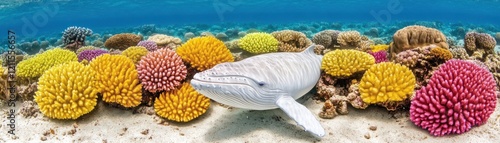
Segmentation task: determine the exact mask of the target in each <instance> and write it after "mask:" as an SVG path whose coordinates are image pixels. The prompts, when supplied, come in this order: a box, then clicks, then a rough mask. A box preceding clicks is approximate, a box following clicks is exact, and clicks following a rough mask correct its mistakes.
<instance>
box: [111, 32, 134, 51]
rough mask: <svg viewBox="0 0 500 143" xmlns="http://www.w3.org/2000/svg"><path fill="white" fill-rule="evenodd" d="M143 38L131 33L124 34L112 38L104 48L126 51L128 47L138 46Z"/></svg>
mask: <svg viewBox="0 0 500 143" xmlns="http://www.w3.org/2000/svg"><path fill="white" fill-rule="evenodd" d="M141 40H142V37H141V36H139V35H135V34H131V33H122V34H116V35H113V36H111V37H110V38H109V39H107V40H106V42H105V43H104V46H105V47H107V48H110V49H118V50H125V49H127V48H128V47H131V46H136V45H137V44H138V43H139V42H140V41H141Z"/></svg>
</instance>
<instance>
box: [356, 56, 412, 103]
mask: <svg viewBox="0 0 500 143" xmlns="http://www.w3.org/2000/svg"><path fill="white" fill-rule="evenodd" d="M414 88H415V75H413V73H412V72H411V70H410V69H408V68H407V67H405V66H402V65H400V64H395V63H391V62H383V63H379V64H375V65H373V66H371V67H370V69H368V70H367V71H366V73H365V74H364V75H363V78H361V82H360V84H359V92H360V93H361V99H363V101H364V102H365V103H368V104H380V105H382V106H384V107H386V108H387V109H388V110H396V108H397V107H394V106H393V105H396V106H397V104H393V103H397V102H402V101H404V100H406V99H408V97H409V96H410V95H412V94H413V90H414Z"/></svg>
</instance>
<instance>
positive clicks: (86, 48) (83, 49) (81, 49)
mask: <svg viewBox="0 0 500 143" xmlns="http://www.w3.org/2000/svg"><path fill="white" fill-rule="evenodd" d="M95 49H98V48H96V47H94V46H83V47H81V48H79V49H78V50H76V55H80V53H81V52H83V51H86V50H95Z"/></svg>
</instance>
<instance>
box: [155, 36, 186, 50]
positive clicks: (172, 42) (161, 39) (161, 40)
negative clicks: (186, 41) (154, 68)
mask: <svg viewBox="0 0 500 143" xmlns="http://www.w3.org/2000/svg"><path fill="white" fill-rule="evenodd" d="M148 41H153V42H155V43H156V45H157V46H158V48H167V47H168V48H170V49H175V48H177V47H178V46H180V45H181V44H182V40H181V39H180V38H177V37H172V36H168V35H165V34H155V35H153V36H150V37H149V38H148Z"/></svg>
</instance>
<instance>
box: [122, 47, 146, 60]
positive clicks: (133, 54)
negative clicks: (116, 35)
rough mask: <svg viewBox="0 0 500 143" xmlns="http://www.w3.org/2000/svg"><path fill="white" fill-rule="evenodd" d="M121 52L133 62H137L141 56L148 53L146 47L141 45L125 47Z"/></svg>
mask: <svg viewBox="0 0 500 143" xmlns="http://www.w3.org/2000/svg"><path fill="white" fill-rule="evenodd" d="M121 54H122V55H124V56H126V57H128V58H130V59H131V60H132V61H134V63H135V64H137V63H139V61H140V60H141V58H142V57H143V56H145V55H146V54H148V49H146V48H145V47H142V46H132V47H129V48H127V49H126V50H125V51H123V52H122V53H121Z"/></svg>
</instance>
